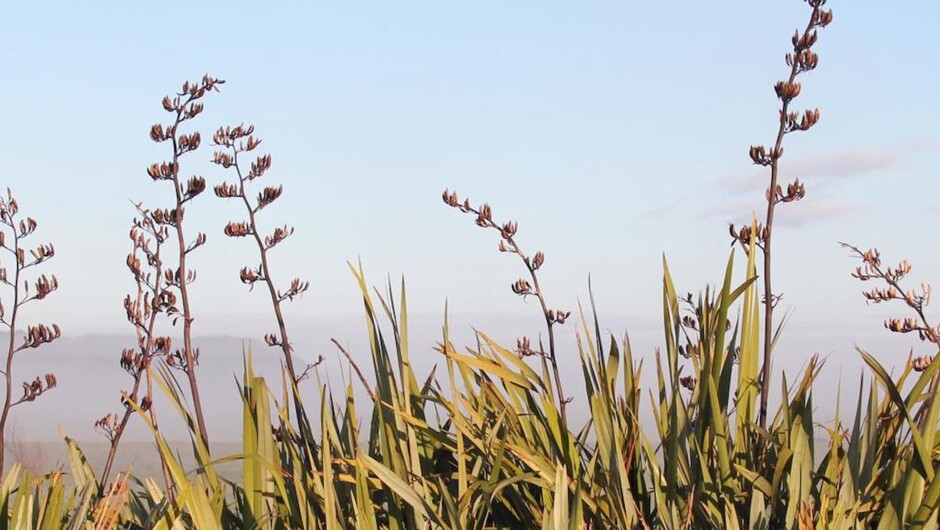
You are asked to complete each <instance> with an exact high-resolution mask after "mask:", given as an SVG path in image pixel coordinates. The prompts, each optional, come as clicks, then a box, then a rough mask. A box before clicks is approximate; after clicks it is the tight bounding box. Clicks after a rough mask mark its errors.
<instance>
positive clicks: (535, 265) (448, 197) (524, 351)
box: [443, 190, 571, 428]
mask: <svg viewBox="0 0 940 530" xmlns="http://www.w3.org/2000/svg"><path fill="white" fill-rule="evenodd" d="M443 199H444V203H445V204H447V205H448V206H450V207H452V208H456V209H458V210H460V211H461V212H463V213H469V214H474V215H476V224H477V226H479V227H481V228H491V229H493V230H496V231H497V232H499V237H500V242H499V251H500V252H507V253H509V254H515V255H516V256H519V259H520V260H522V263H523V264H524V265H525V268H526V271H527V272H528V276H529V280H531V281H532V283H529V280H527V279H525V278H521V279H519V280H517V281H516V282H515V283H513V284H512V286H511V289H512V292H513V293H515V294H517V295H519V296H522V297H526V296H530V295H532V296H535V297H536V298H537V299H538V301H539V305H540V306H541V309H542V316H543V317H544V319H545V327H546V328H547V329H548V352H545V351H543V350H542V347H541V345H540V346H539V350H538V351H535V350H533V349H532V346H531V344H530V342H529V339H528V338H526V337H523V338H520V339H519V341H518V343H517V346H518V348H517V353H519V355H522V356H532V355H540V356H542V357H546V358H548V361H549V363H550V364H551V366H552V373H553V374H552V375H553V379H554V380H555V391H556V392H557V394H558V402H559V407H560V411H561V421H562V423H563V424H564V425H565V427H566V428H567V426H568V414H567V405H568V401H569V399H568V398H566V397H565V391H564V389H563V388H562V384H561V374H560V373H559V371H558V358H557V355H556V351H555V324H564V323H565V320H566V319H567V318H568V317H569V316H570V315H571V312H570V311H560V310H554V309H549V308H548V303H547V301H546V299H545V294H544V292H543V291H542V287H541V285H540V284H539V278H538V274H537V273H536V271H538V270H539V269H540V268H541V267H542V265H543V264H544V263H545V254H543V253H542V252H536V253H535V255H534V256H532V257H529V255H528V254H526V253H525V252H523V251H522V248H521V247H520V246H519V244H518V243H517V242H516V239H515V236H516V231H517V230H518V225H517V224H516V223H515V222H514V221H510V222H507V223H505V224H498V223H496V222H494V221H493V212H492V209H491V208H490V205H489V204H486V203H484V204H482V205H481V206H480V207H479V208H473V207H472V206H470V200H469V199H465V200H464V201H463V202H461V201H460V198H459V197H458V196H457V192H451V191H450V190H444V194H443Z"/></svg>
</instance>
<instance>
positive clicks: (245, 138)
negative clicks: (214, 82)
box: [212, 125, 319, 422]
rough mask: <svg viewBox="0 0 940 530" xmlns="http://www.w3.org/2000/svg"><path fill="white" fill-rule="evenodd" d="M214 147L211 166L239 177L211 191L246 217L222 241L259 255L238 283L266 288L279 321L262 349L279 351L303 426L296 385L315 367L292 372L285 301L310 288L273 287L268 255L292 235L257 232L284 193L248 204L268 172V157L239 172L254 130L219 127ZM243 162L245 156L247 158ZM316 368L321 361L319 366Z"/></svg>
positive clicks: (297, 283) (273, 190)
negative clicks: (245, 244) (239, 241)
mask: <svg viewBox="0 0 940 530" xmlns="http://www.w3.org/2000/svg"><path fill="white" fill-rule="evenodd" d="M212 141H213V143H214V144H215V145H216V146H218V147H220V148H221V149H220V150H219V151H216V152H215V155H214V156H213V160H212V161H213V162H214V163H216V164H218V165H220V166H222V167H223V168H225V169H232V170H234V172H235V175H236V177H237V183H236V184H229V183H222V184H220V185H218V186H216V187H215V194H216V195H217V196H218V197H220V198H223V199H240V202H241V203H242V205H243V206H244V208H245V213H246V214H247V216H248V220H247V221H237V222H236V221H232V222H230V223H229V224H228V225H226V227H225V230H224V232H225V235H227V236H229V237H249V238H251V239H252V240H253V241H254V242H255V245H256V247H257V249H258V255H259V257H260V264H259V265H258V266H257V267H244V268H242V269H241V272H240V278H241V281H242V283H244V284H246V285H248V287H249V289H253V288H254V286H255V284H256V283H258V282H261V283H262V284H264V285H265V286H266V287H267V290H268V294H269V296H270V299H271V307H272V309H273V310H274V316H275V318H276V319H277V328H278V330H277V332H276V333H268V334H267V335H265V337H264V341H265V343H266V344H267V345H268V346H270V347H275V348H279V349H280V350H281V353H282V354H283V355H284V365H285V367H286V369H287V374H288V376H289V377H290V380H291V390H292V395H293V400H294V408H295V411H296V414H297V421H298V422H303V421H305V418H306V414H305V413H304V408H303V402H302V400H301V399H300V395H299V393H298V390H297V385H298V383H300V381H301V380H303V379H304V378H305V377H306V376H307V374H308V373H309V371H310V369H311V368H312V367H313V366H314V365H307V367H306V369H304V371H303V372H302V373H299V374H298V373H297V370H296V369H295V367H294V359H293V354H294V348H293V346H292V345H291V342H290V338H289V335H288V330H287V323H286V321H285V319H284V308H283V304H284V302H286V301H293V300H294V298H296V297H298V296H301V295H303V293H305V292H306V291H307V289H309V288H310V284H309V283H308V282H305V281H303V280H300V279H299V278H295V279H293V280H292V281H291V283H290V285H289V286H288V288H287V289H286V290H283V291H282V290H280V289H278V288H277V287H276V286H275V282H274V278H273V277H272V274H271V268H270V265H269V258H270V256H269V254H270V252H271V250H273V249H274V247H276V246H278V245H280V244H281V243H283V242H284V240H285V239H287V238H288V237H290V236H291V235H292V234H293V233H294V229H293V227H288V226H284V227H278V228H275V229H274V231H273V232H272V233H271V235H268V236H262V235H261V231H260V229H259V227H258V213H259V212H260V211H261V210H262V209H264V208H266V207H268V206H270V205H271V204H272V203H274V202H275V201H276V200H278V199H279V198H280V197H281V195H282V194H283V193H284V187H283V186H266V187H264V188H263V189H262V190H261V191H260V192H259V193H258V195H257V197H256V198H255V199H254V201H252V200H251V199H250V198H249V197H248V191H247V186H248V185H250V184H251V183H253V182H254V181H255V180H257V179H260V178H261V177H263V176H264V174H265V173H266V172H267V171H268V169H270V168H271V162H272V159H271V155H268V154H265V155H260V156H257V157H256V158H255V160H254V161H253V162H252V163H251V166H250V169H248V171H243V169H242V166H241V162H240V161H239V155H242V154H244V153H250V152H252V151H254V150H255V149H256V148H257V147H258V146H259V145H260V144H261V139H260V138H258V137H256V136H254V127H253V126H250V125H249V126H244V125H238V126H236V127H220V128H219V130H218V131H216V133H215V134H214V135H213V136H212ZM246 156H247V155H246ZM317 364H319V361H318V362H317Z"/></svg>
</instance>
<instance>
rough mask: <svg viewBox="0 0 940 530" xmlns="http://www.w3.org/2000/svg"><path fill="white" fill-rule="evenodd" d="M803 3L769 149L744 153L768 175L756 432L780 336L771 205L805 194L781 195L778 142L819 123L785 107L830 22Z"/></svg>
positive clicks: (814, 115)
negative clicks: (804, 16) (805, 11)
mask: <svg viewBox="0 0 940 530" xmlns="http://www.w3.org/2000/svg"><path fill="white" fill-rule="evenodd" d="M806 3H807V4H809V7H810V8H812V11H811V13H810V18H809V22H808V23H807V25H806V28H805V29H803V30H802V31H800V30H797V31H796V33H795V34H794V35H793V38H792V40H791V42H792V44H793V52H792V53H788V54H787V55H786V63H787V66H789V67H790V74H789V76H788V77H787V79H786V80H783V81H778V82H777V83H776V84H775V85H774V92H775V93H776V94H777V99H779V100H780V112H779V120H778V126H777V134H776V136H775V138H774V142H773V146H772V147H770V148H767V147H764V146H752V147H751V149H750V153H749V154H750V157H751V160H752V161H753V162H754V164H756V165H759V166H763V167H767V168H769V170H770V183H769V186H768V187H767V192H766V199H767V212H766V216H765V218H764V223H763V224H762V225H758V226H757V227H756V229H755V231H756V235H757V237H758V247H759V248H760V251H761V253H762V254H763V282H764V298H763V304H764V337H763V339H764V341H763V352H764V353H763V368H762V369H761V392H760V409H759V413H758V423H759V424H760V426H761V427H765V426H766V425H767V399H768V397H769V395H770V379H771V372H772V368H773V364H772V353H773V348H774V344H775V343H776V338H777V336H778V333H779V331H780V329H779V328H776V329H775V328H774V325H775V324H774V309H775V308H776V306H777V304H778V302H779V301H780V299H781V298H782V295H780V294H775V293H774V291H773V275H772V264H773V260H772V249H773V247H772V244H771V243H772V240H773V235H774V217H775V213H776V208H777V205H779V204H783V203H789V202H795V201H798V200H800V199H802V198H803V197H804V196H805V194H806V189H805V187H804V185H803V184H802V183H801V182H800V180H799V179H796V180H794V181H793V182H792V183H790V184H788V185H787V188H786V191H784V190H783V186H782V185H781V184H780V178H781V177H780V160H781V159H782V158H783V140H784V137H785V136H786V135H787V134H790V133H794V132H797V131H808V130H809V129H810V128H811V127H812V126H813V125H815V124H816V122H817V121H819V116H820V113H819V109H814V110H807V111H805V112H803V113H802V114H801V113H799V112H794V111H793V110H792V109H791V104H792V102H793V100H794V99H795V98H796V97H797V96H799V95H800V92H801V89H802V85H801V84H800V83H798V82H797V79H798V78H799V77H800V76H801V75H802V74H805V73H807V72H810V71H812V70H814V69H815V68H816V65H817V64H818V63H819V56H818V55H817V54H816V53H815V52H814V51H813V45H814V44H816V40H817V38H818V30H819V29H822V28H824V27H826V26H828V25H829V23H830V22H832V16H833V15H832V10H828V11H827V10H825V9H823V6H824V5H825V4H826V0H806ZM748 228H749V227H745V229H744V230H742V233H738V232H737V231H736V230H735V227H734V226H733V225H732V226H731V235H732V237H734V238H735V239H736V240H739V241H741V242H742V244H746V243H747V241H749V239H750V233H749V230H748Z"/></svg>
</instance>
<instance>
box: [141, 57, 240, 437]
mask: <svg viewBox="0 0 940 530" xmlns="http://www.w3.org/2000/svg"><path fill="white" fill-rule="evenodd" d="M224 82H225V81H222V80H219V79H214V78H212V77H209V76H208V75H206V76H204V77H203V78H202V80H201V81H198V82H189V81H187V82H186V83H184V84H183V87H182V90H180V91H179V92H177V93H176V94H175V95H174V96H172V97H170V96H166V97H164V98H163V109H164V110H166V111H167V112H168V113H169V114H170V115H171V116H172V119H173V122H172V123H171V124H170V125H168V126H166V127H165V128H164V126H163V125H161V124H159V123H158V124H156V125H154V126H153V127H151V129H150V138H151V139H152V140H153V141H154V142H158V143H161V142H170V144H171V146H172V148H173V153H172V155H173V156H172V158H171V159H170V161H169V162H162V163H157V164H153V165H151V166H150V167H149V168H148V169H147V174H148V175H150V178H152V179H153V180H155V181H167V182H171V183H172V184H173V191H174V195H175V198H176V203H175V206H174V207H173V208H172V209H170V210H159V211H154V220H155V221H157V222H158V223H159V224H161V225H167V226H169V227H170V229H171V232H173V233H174V234H175V236H176V244H177V256H178V262H177V268H176V270H173V269H171V268H166V270H165V271H164V280H165V282H166V288H167V289H176V290H177V291H178V292H179V298H180V302H181V304H182V307H177V306H173V308H171V309H169V310H168V313H169V314H171V315H172V318H173V323H174V324H176V322H177V320H179V319H182V321H183V347H182V349H178V350H176V351H175V352H174V353H173V354H172V355H170V356H169V357H168V358H167V362H168V363H170V365H171V366H173V367H175V368H178V369H180V370H182V371H183V373H185V374H186V378H187V380H188V382H189V390H190V393H191V394H192V399H193V410H194V412H195V416H196V423H197V425H198V428H199V436H200V437H201V438H202V441H203V442H204V443H205V444H206V446H207V447H208V445H209V435H208V431H207V430H206V417H205V414H204V413H203V410H202V399H201V397H200V396H199V381H198V379H197V377H196V366H197V365H198V364H199V350H198V349H196V348H194V347H193V342H192V326H193V311H192V301H191V297H190V292H189V286H190V285H191V284H192V283H193V282H194V281H196V272H195V271H194V270H192V269H190V268H189V267H188V266H187V263H186V261H187V257H188V256H189V254H190V253H192V252H193V251H194V250H196V249H197V248H199V247H201V246H202V245H204V244H205V242H206V235H205V234H203V233H198V234H197V235H196V237H195V238H193V239H192V240H189V239H187V237H186V231H185V230H184V225H183V220H184V216H185V211H186V206H187V205H188V204H189V203H190V202H192V200H193V199H195V198H196V197H197V196H199V195H200V194H202V192H204V191H205V190H206V180H205V179H204V178H203V177H201V176H197V175H194V176H192V177H190V178H189V179H188V180H187V181H185V182H184V181H183V177H182V176H181V171H180V160H181V159H182V157H183V156H184V155H186V154H187V153H191V152H193V151H195V150H196V149H198V148H199V145H200V143H201V141H202V137H201V136H200V134H199V131H193V132H192V133H189V134H184V133H183V132H181V131H180V126H181V125H183V123H185V122H187V121H190V120H192V119H193V118H195V117H196V116H198V115H199V114H201V113H202V111H203V104H202V103H201V102H200V100H201V99H202V98H203V97H204V96H205V95H206V94H208V93H210V92H212V91H218V85H221V84H222V83H224Z"/></svg>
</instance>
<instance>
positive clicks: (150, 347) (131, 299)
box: [95, 205, 176, 495]
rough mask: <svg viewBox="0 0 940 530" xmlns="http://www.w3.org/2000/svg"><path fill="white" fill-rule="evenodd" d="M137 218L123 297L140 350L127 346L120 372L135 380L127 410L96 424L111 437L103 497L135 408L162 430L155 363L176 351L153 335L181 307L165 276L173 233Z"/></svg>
mask: <svg viewBox="0 0 940 530" xmlns="http://www.w3.org/2000/svg"><path fill="white" fill-rule="evenodd" d="M137 211H138V216H137V217H135V218H134V220H133V222H132V226H131V230H130V234H129V235H130V239H131V245H132V251H131V253H130V254H128V255H127V268H128V269H130V271H131V274H132V275H133V276H134V284H135V285H136V293H135V294H134V295H133V296H132V295H127V297H126V298H125V299H124V309H125V311H126V312H127V320H128V322H130V323H131V325H133V326H134V331H135V333H136V335H137V346H136V348H127V349H125V350H124V351H123V352H122V353H121V368H123V369H124V370H125V371H126V372H127V373H128V374H130V376H131V377H132V378H133V383H132V385H131V389H130V391H129V392H122V396H121V403H122V404H123V405H124V412H123V413H122V414H120V415H118V414H114V413H111V414H108V415H106V416H104V417H103V418H101V419H99V420H98V421H97V422H95V430H97V431H98V432H99V433H101V434H102V435H104V437H105V438H107V439H108V444H109V447H108V457H107V459H106V460H105V464H104V468H103V471H102V472H101V476H100V477H99V485H98V493H99V495H103V494H104V492H105V490H106V488H107V485H108V478H109V477H110V475H111V468H112V466H113V465H114V459H115V457H116V456H117V451H118V446H119V445H120V443H121V438H122V437H123V435H124V430H125V429H126V428H127V424H128V423H129V422H130V419H131V417H132V416H133V415H134V413H135V412H136V409H135V406H134V405H135V404H136V406H138V407H140V409H141V410H142V411H144V412H146V413H147V414H148V415H149V416H150V422H151V423H152V424H153V426H154V428H155V429H159V426H158V423H157V414H156V410H155V409H154V408H153V370H152V365H153V361H154V359H157V358H160V357H166V356H167V355H169V353H170V351H171V350H172V340H171V339H170V338H169V337H163V336H157V335H155V333H154V328H155V327H156V324H157V320H158V317H159V316H160V315H161V314H166V313H167V312H169V311H171V310H173V308H175V307H176V295H175V294H173V291H171V290H169V289H167V286H166V284H165V283H164V279H163V273H164V265H163V257H162V255H163V249H164V246H165V245H166V244H167V242H168V240H169V238H170V231H169V230H168V228H167V227H166V226H165V225H162V224H160V223H158V222H157V221H156V220H155V218H154V214H153V212H150V211H148V210H145V209H143V208H142V207H141V206H140V205H137ZM160 462H161V464H162V467H163V473H164V480H165V481H166V484H167V488H168V489H169V488H170V487H171V486H172V480H171V479H170V475H169V468H168V467H167V463H166V460H165V458H164V457H163V453H160Z"/></svg>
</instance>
